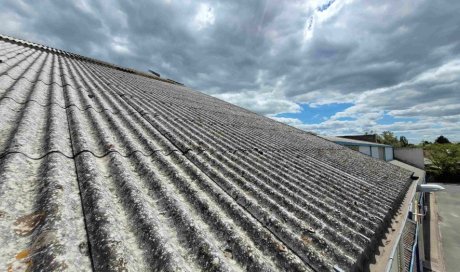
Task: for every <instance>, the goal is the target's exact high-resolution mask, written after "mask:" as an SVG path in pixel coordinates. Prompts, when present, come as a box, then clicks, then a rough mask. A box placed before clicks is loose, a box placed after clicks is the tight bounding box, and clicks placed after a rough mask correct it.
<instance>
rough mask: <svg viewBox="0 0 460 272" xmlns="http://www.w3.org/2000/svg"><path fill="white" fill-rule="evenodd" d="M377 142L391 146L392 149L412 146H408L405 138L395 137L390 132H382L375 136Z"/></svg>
mask: <svg viewBox="0 0 460 272" xmlns="http://www.w3.org/2000/svg"><path fill="white" fill-rule="evenodd" d="M377 141H378V142H379V143H381V144H386V145H391V146H393V147H409V146H413V145H412V144H409V141H408V140H407V138H406V137H405V136H401V137H399V140H398V137H396V135H395V134H394V133H393V132H391V131H384V132H382V134H380V135H377Z"/></svg>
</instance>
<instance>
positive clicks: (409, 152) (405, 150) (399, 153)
mask: <svg viewBox="0 0 460 272" xmlns="http://www.w3.org/2000/svg"><path fill="white" fill-rule="evenodd" d="M395 159H397V160H399V161H402V162H405V163H407V164H410V165H413V166H415V167H417V168H420V169H425V163H424V162H423V149H422V148H413V147H402V148H395Z"/></svg>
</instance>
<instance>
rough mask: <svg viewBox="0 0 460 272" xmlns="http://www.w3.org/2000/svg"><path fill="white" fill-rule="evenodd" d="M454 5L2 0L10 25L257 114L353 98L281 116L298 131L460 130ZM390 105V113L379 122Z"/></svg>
mask: <svg viewBox="0 0 460 272" xmlns="http://www.w3.org/2000/svg"><path fill="white" fill-rule="evenodd" d="M459 8H460V2H458V1H430V0H420V1H405V2H401V1H395V0H389V1H385V3H381V2H372V1H365V0H353V1H351V0H344V1H339V0H336V1H331V0H320V1H301V0H294V1H238V0H231V1H230V0H228V1H227V0H222V1H218V2H217V1H213V2H209V1H208V2H195V1H190V0H184V1H165V0H158V1H144V0H139V1H136V2H130V1H110V3H109V2H107V1H102V0H99V1H86V0H80V1H78V2H66V1H51V0H44V1H42V2H41V3H40V5H34V4H31V3H27V2H25V1H13V0H5V1H3V2H2V9H0V18H2V21H3V22H4V24H3V28H2V29H3V30H2V31H4V33H5V34H10V35H13V36H17V37H21V38H24V39H31V40H34V41H37V42H42V43H46V44H48V45H50V46H55V47H58V48H62V49H65V50H69V51H73V52H76V53H80V54H83V55H89V56H91V57H95V58H101V59H104V60H107V61H110V62H114V63H118V64H120V65H123V66H127V67H134V68H137V69H140V70H143V71H146V70H147V69H153V70H155V71H157V72H159V73H160V74H162V75H165V76H167V77H169V78H173V79H175V80H178V81H180V82H183V83H185V84H186V85H187V86H190V87H192V88H194V89H198V90H201V91H204V92H207V93H209V94H211V95H214V96H216V97H219V98H222V99H225V100H227V101H229V102H232V103H236V104H238V105H240V106H243V107H246V108H248V109H250V110H253V111H257V112H258V113H260V114H266V115H270V116H273V115H274V114H277V113H281V112H291V113H293V112H299V111H300V106H299V105H300V104H303V103H306V104H308V105H309V106H310V107H315V106H316V107H321V106H322V105H324V104H329V103H353V104H354V106H352V107H350V108H348V109H346V110H344V111H343V112H339V113H337V114H335V115H333V116H332V117H331V118H329V119H328V120H325V121H324V122H322V123H320V124H316V125H311V124H299V123H298V121H294V120H284V121H286V122H291V124H293V125H296V126H298V127H301V128H303V129H307V130H321V131H324V132H326V133H328V134H344V133H345V132H349V133H352V132H355V133H362V132H363V131H365V130H371V129H372V130H378V129H379V130H380V129H394V130H398V131H401V133H407V134H410V135H411V137H413V138H414V139H415V138H416V137H419V138H420V137H422V138H423V137H431V139H432V138H434V137H435V136H436V135H437V134H441V133H442V134H447V133H450V134H449V135H452V137H454V136H455V133H457V136H455V137H457V139H458V140H460V139H459V136H458V135H459V134H460V133H459V132H458V129H456V126H457V127H458V125H457V124H458V123H459V121H460V118H459V115H460V112H459V106H458V105H460V101H459V97H460V95H459V92H458V90H460V76H459V75H460V38H459V37H460V28H458V25H460V16H458V12H457V11H458V10H459ZM320 10H321V11H320ZM309 28H310V30H311V32H308V31H307V30H309ZM306 36H308V38H307V39H306V38H305V37H306ZM114 37H115V38H114ZM388 115H389V116H393V117H395V118H396V119H394V121H396V122H397V123H396V124H390V125H379V122H380V121H381V118H383V117H384V116H388ZM408 117H410V118H411V119H407V118H408ZM350 118H351V120H350ZM398 118H406V119H398ZM407 120H410V121H407ZM391 125H393V126H391ZM403 129H406V130H408V131H407V132H403Z"/></svg>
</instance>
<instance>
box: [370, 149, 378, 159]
mask: <svg viewBox="0 0 460 272" xmlns="http://www.w3.org/2000/svg"><path fill="white" fill-rule="evenodd" d="M371 148H372V154H371V156H372V157H374V158H376V159H378V158H379V147H378V146H372V147H371Z"/></svg>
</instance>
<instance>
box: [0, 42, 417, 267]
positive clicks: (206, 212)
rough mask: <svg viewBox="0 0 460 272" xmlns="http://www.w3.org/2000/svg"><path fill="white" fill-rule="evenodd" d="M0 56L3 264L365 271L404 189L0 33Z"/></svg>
mask: <svg viewBox="0 0 460 272" xmlns="http://www.w3.org/2000/svg"><path fill="white" fill-rule="evenodd" d="M0 59H1V60H2V62H1V63H0V113H1V115H0V166H1V168H0V176H1V177H2V179H1V180H0V189H1V190H0V194H2V196H5V198H1V199H2V200H0V227H1V229H0V231H1V232H2V234H0V235H1V236H0V242H1V243H2V244H5V245H6V248H4V249H2V250H0V253H1V254H0V265H2V264H7V265H16V264H17V263H20V264H22V265H24V266H30V267H31V268H32V269H40V268H42V267H45V266H47V268H48V270H53V269H54V270H59V269H61V268H68V269H69V270H73V268H75V267H76V264H77V263H78V262H81V263H82V266H81V269H82V270H87V268H89V267H90V266H91V267H92V268H93V269H95V270H98V271H99V270H103V271H105V270H122V269H128V270H133V271H144V270H179V271H180V270H183V271H196V270H222V271H227V270H228V271H240V270H251V271H259V270H262V271H271V270H274V271H277V270H295V271H323V270H331V269H332V268H333V267H334V265H337V266H338V267H341V268H342V269H345V270H354V269H360V268H361V267H362V265H363V263H364V262H366V261H367V260H368V258H370V257H371V256H372V254H373V253H374V250H375V248H376V245H377V243H378V242H379V241H380V239H381V238H382V237H383V231H384V230H385V228H386V227H387V226H388V222H389V219H390V218H391V216H392V215H393V212H394V210H395V209H396V208H397V207H398V205H399V204H400V202H401V199H402V197H403V196H404V195H405V192H406V190H407V188H408V185H409V184H410V178H409V177H410V172H407V171H404V170H402V169H400V168H398V167H396V166H393V165H390V164H387V163H384V162H380V161H378V160H375V159H372V158H369V157H367V156H365V155H361V154H358V153H357V152H352V151H350V150H348V149H347V148H344V147H341V146H339V145H336V144H334V143H332V142H329V141H326V140H324V139H321V138H319V137H317V136H314V135H312V134H310V133H307V132H304V131H301V130H298V129H295V128H292V127H289V126H287V125H284V124H281V123H278V122H275V121H273V120H270V119H268V118H265V117H263V116H259V115H257V114H254V113H251V112H250V111H247V110H244V109H242V108H239V107H237V106H234V105H231V104H229V103H226V102H223V101H221V100H218V99H216V98H213V97H210V96H207V95H204V94H202V93H200V92H197V91H193V90H190V89H188V88H186V87H183V86H179V85H176V84H171V83H166V82H163V81H161V80H159V79H155V78H152V77H150V76H144V75H143V74H141V73H137V72H136V71H134V70H126V69H124V68H123V69H121V68H120V67H118V66H111V65H110V64H107V63H104V62H99V61H96V60H93V59H88V58H84V57H80V56H78V55H75V54H71V53H66V52H63V51H60V50H54V49H53V50H52V49H50V48H48V47H44V46H39V45H36V44H33V43H27V42H23V41H20V40H15V39H12V38H9V37H4V36H2V37H1V38H0ZM24 167H25V168H24ZM22 168H24V169H25V170H24V171H23V172H21V171H19V169H22ZM22 195H24V197H23V198H21V199H19V198H20V197H21V196H22ZM48 203H51V204H48ZM24 216H26V218H30V219H31V220H29V221H31V222H32V224H29V228H28V229H27V230H28V231H27V232H24V235H23V236H21V235H19V234H17V233H15V232H14V228H15V222H16V221H18V220H20V221H21V218H23V217H24ZM30 225H31V226H32V227H30ZM70 226H71V227H72V229H75V231H70V230H69V229H70ZM43 233H46V235H51V236H52V239H51V238H49V239H48V238H46V239H45V240H43V239H42V235H45V234H43ZM51 236H50V237H51ZM46 237H48V236H46ZM37 243H38V244H40V245H42V244H43V246H40V247H37V246H35V245H36V244H37ZM55 245H56V246H55ZM22 250H27V251H25V252H27V254H25V253H21V254H20V257H21V258H19V260H18V259H17V254H18V252H22ZM15 256H16V257H15ZM35 256H44V257H43V258H41V259H40V260H38V259H37V260H36V258H38V257H35ZM29 261H30V262H29Z"/></svg>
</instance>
